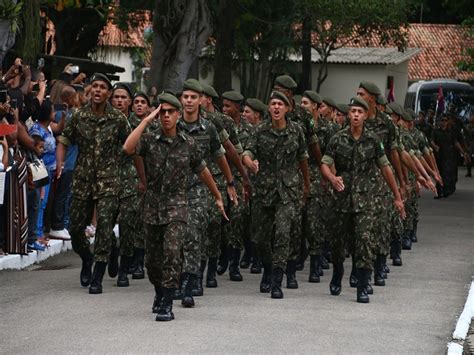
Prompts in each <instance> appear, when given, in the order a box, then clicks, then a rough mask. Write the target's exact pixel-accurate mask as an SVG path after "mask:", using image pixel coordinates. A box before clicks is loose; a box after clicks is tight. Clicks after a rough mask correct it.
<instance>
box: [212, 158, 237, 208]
mask: <svg viewBox="0 0 474 355" xmlns="http://www.w3.org/2000/svg"><path fill="white" fill-rule="evenodd" d="M216 163H217V165H218V166H219V169H220V170H221V171H222V174H224V177H225V180H226V181H227V194H228V195H229V198H230V200H231V201H232V203H233V204H234V206H237V205H238V204H239V202H238V201H237V191H236V190H235V186H234V185H233V184H234V177H233V176H232V172H231V171H230V167H229V163H228V162H227V159H226V158H225V155H222V156H220V157H219V158H217V160H216Z"/></svg>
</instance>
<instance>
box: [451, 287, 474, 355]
mask: <svg viewBox="0 0 474 355" xmlns="http://www.w3.org/2000/svg"><path fill="white" fill-rule="evenodd" d="M473 318H474V281H473V282H471V288H470V290H469V294H468V296H467V300H466V304H465V305H464V309H463V311H462V313H461V315H460V316H459V319H458V321H457V323H456V328H455V329H454V333H453V341H451V342H449V343H448V355H462V353H463V343H464V340H466V336H467V332H468V331H469V326H470V325H471V321H472V319H473Z"/></svg>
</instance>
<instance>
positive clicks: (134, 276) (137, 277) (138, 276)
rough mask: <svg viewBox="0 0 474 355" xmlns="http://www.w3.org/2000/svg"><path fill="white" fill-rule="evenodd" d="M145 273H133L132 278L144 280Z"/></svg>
mask: <svg viewBox="0 0 474 355" xmlns="http://www.w3.org/2000/svg"><path fill="white" fill-rule="evenodd" d="M144 278H145V275H132V279H134V280H143V279H144Z"/></svg>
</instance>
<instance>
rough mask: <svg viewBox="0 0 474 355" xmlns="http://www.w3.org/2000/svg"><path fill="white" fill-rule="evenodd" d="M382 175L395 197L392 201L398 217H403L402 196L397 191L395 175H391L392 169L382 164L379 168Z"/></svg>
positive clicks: (404, 215)
mask: <svg viewBox="0 0 474 355" xmlns="http://www.w3.org/2000/svg"><path fill="white" fill-rule="evenodd" d="M380 170H381V172H382V175H383V177H384V179H385V181H386V182H387V184H388V186H389V187H390V190H392V193H393V196H394V197H395V198H394V200H393V203H394V204H395V207H396V208H397V210H398V212H399V213H400V217H402V219H405V217H406V213H405V206H404V204H403V201H402V198H401V196H400V192H399V191H398V187H397V182H396V181H395V176H393V173H392V169H390V166H389V165H384V166H382V167H381V168H380Z"/></svg>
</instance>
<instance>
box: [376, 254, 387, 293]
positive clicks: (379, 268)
mask: <svg viewBox="0 0 474 355" xmlns="http://www.w3.org/2000/svg"><path fill="white" fill-rule="evenodd" d="M383 264H384V263H383V255H380V254H379V255H377V257H376V259H375V262H374V285H375V286H385V279H384V277H383V274H384V272H383Z"/></svg>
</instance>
